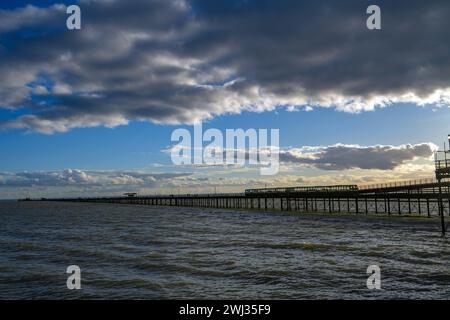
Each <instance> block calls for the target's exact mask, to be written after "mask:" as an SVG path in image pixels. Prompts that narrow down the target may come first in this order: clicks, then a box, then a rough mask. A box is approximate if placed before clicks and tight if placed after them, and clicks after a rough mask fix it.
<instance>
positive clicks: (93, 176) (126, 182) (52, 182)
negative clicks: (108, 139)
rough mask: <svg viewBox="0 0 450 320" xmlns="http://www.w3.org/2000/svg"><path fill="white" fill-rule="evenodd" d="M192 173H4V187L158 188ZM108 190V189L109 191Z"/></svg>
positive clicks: (0, 180)
mask: <svg viewBox="0 0 450 320" xmlns="http://www.w3.org/2000/svg"><path fill="white" fill-rule="evenodd" d="M189 175H190V173H142V172H131V171H84V170H79V169H66V170H62V171H40V172H18V173H8V172H0V188H1V187H9V188H17V187H71V186H76V187H82V188H92V187H104V188H108V187H111V186H114V187H124V186H125V187H155V186H158V185H159V184H162V183H165V182H167V181H170V180H172V179H176V178H179V177H185V176H189ZM105 190H107V189H105Z"/></svg>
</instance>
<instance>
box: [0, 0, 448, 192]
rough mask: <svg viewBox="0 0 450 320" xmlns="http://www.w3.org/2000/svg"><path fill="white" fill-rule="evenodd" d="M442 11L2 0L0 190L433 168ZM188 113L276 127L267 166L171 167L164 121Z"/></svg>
mask: <svg viewBox="0 0 450 320" xmlns="http://www.w3.org/2000/svg"><path fill="white" fill-rule="evenodd" d="M72 4H76V5H78V6H79V7H80V9H81V30H68V29H67V27H66V19H67V18H68V17H69V15H68V14H67V13H66V7H67V6H69V5H72ZM371 4H377V5H378V6H379V7H380V9H381V30H369V29H368V28H367V27H366V20H367V18H368V17H369V14H367V13H366V9H367V7H368V6H369V5H371ZM449 16H450V3H449V2H448V1H446V0H442V1H438V0H432V1H426V2H425V1H416V0H410V1H404V0H398V1H392V0H390V1H376V3H375V2H372V1H357V0H353V1H350V0H342V1H331V0H318V1H285V0H279V1H271V0H259V1H256V0H226V1H225V0H215V1H206V0H203V1H200V0H173V1H167V0H146V1H144V0H131V1H119V0H80V1H75V0H73V1H57V0H55V1H53V0H48V1H22V0H20V1H1V2H0V75H1V77H0V150H1V157H0V199H12V198H20V197H26V196H31V197H67V196H100V195H118V194H122V193H123V192H131V191H133V192H134V191H136V192H139V193H140V194H155V193H159V194H161V193H170V194H172V193H193V192H213V191H217V192H242V191H243V190H244V189H245V188H250V187H264V186H297V185H324V184H326V185H329V184H341V183H352V184H353V183H354V184H371V183H379V182H388V181H398V180H408V179H425V178H432V177H433V160H432V159H433V153H434V152H435V151H436V150H437V149H438V148H441V149H442V148H443V143H444V142H445V140H446V137H447V134H448V133H449V130H448V129H449V128H448V123H449V120H450V109H449V106H450V60H449V57H450V45H449V43H448V39H450V20H449V19H448V17H449ZM199 122H202V123H203V126H204V128H205V129H207V128H215V129H218V130H220V131H221V132H225V130H227V129H237V128H243V129H269V130H270V129H279V132H280V170H279V172H278V174H276V175H274V176H262V175H261V174H260V170H259V168H258V167H255V166H251V165H246V166H243V167H242V166H204V165H202V166H198V165H188V164H186V165H182V166H179V165H175V164H174V163H173V162H172V161H171V157H170V150H172V149H171V148H173V145H174V142H172V141H171V134H172V133H173V132H174V130H176V129H177V128H186V129H188V130H190V131H192V130H193V129H192V125H193V124H194V123H199Z"/></svg>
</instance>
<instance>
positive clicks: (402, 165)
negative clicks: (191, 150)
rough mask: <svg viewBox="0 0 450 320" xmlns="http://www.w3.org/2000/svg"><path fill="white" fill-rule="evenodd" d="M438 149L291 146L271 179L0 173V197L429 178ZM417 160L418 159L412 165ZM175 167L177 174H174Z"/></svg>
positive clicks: (214, 171) (221, 171)
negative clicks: (432, 158) (433, 158)
mask: <svg viewBox="0 0 450 320" xmlns="http://www.w3.org/2000/svg"><path fill="white" fill-rule="evenodd" d="M436 150H437V146H436V145H434V144H433V143H420V144H404V145H398V146H390V145H376V146H359V145H344V144H337V145H331V146H316V147H302V148H291V149H289V150H283V151H282V152H281V153H280V162H281V164H282V166H283V169H282V170H281V172H280V174H279V175H278V176H275V177H257V176H255V175H254V174H252V172H253V171H254V170H257V169H255V168H251V167H250V168H248V167H247V168H245V167H235V168H225V167H224V168H221V167H217V166H207V165H205V166H203V167H196V166H174V165H168V166H163V165H161V166H160V167H161V168H160V169H161V170H164V169H168V171H170V172H172V173H164V172H163V173H151V172H146V171H137V170H126V171H121V170H115V171H98V170H97V171H95V170H82V169H65V170H56V171H36V172H15V173H14V172H0V198H2V197H3V198H5V197H6V198H8V195H10V196H9V197H13V195H14V196H17V195H18V194H22V195H24V194H27V193H28V192H30V190H33V193H34V194H41V195H42V196H52V197H60V196H71V197H73V196H83V195H84V196H104V195H121V194H122V193H123V192H129V191H139V192H140V193H142V194H150V193H154V192H161V193H177V192H183V193H196V192H212V190H215V189H214V188H219V189H220V190H222V191H223V192H224V191H228V192H230V191H231V192H242V191H243V190H244V189H245V188H248V187H262V186H264V185H268V186H278V187H279V186H290V185H312V184H319V185H323V184H342V183H357V184H370V183H379V182H385V181H387V180H389V179H390V180H394V179H416V178H418V179H420V178H430V177H432V173H433V165H432V161H431V157H432V155H433V153H434V151H436ZM417 161H419V163H415V162H417ZM427 163H428V164H427ZM174 169H177V170H178V171H179V172H173V170H174ZM183 170H186V172H182V171H183ZM252 170H253V171H252ZM311 170H313V173H311Z"/></svg>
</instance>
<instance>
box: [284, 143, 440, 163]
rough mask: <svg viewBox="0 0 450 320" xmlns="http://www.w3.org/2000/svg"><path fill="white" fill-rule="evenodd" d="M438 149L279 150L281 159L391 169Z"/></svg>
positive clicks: (431, 146) (338, 147) (337, 147)
mask: <svg viewBox="0 0 450 320" xmlns="http://www.w3.org/2000/svg"><path fill="white" fill-rule="evenodd" d="M436 150H437V146H436V145H434V144H432V143H421V144H414V145H412V144H406V145H400V146H383V145H377V146H355V145H342V144H338V145H334V146H328V147H305V148H301V149H292V150H289V151H283V152H281V153H280V161H281V162H286V163H296V164H306V165H311V166H314V167H316V168H318V169H322V170H345V169H354V168H359V169H379V170H392V169H395V168H396V167H398V166H399V165H402V164H404V163H406V162H407V161H410V160H414V159H416V158H429V157H431V156H432V155H433V153H434V152H435V151H436Z"/></svg>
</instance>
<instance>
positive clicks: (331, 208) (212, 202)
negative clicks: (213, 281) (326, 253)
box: [46, 148, 450, 235]
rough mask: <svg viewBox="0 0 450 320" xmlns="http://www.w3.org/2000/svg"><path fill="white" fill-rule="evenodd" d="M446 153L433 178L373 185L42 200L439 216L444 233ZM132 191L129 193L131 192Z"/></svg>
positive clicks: (449, 174) (449, 193) (449, 207)
mask: <svg viewBox="0 0 450 320" xmlns="http://www.w3.org/2000/svg"><path fill="white" fill-rule="evenodd" d="M448 154H450V151H447V150H446V149H445V148H444V151H439V152H438V153H436V155H435V165H436V169H435V174H436V178H431V179H424V180H413V181H403V182H394V183H384V184H375V185H367V186H362V185H359V186H357V185H333V186H301V187H286V188H261V189H247V190H245V192H244V193H216V192H214V193H210V194H184V195H183V194H178V195H149V196H141V195H139V196H138V195H137V194H136V193H129V194H125V195H124V196H121V197H101V198H67V199H47V200H46V201H68V202H94V203H117V204H138V205H153V206H186V207H208V208H225V209H244V210H252V209H253V210H264V211H267V210H281V211H292V212H305V213H320V212H322V213H325V212H326V213H338V212H342V213H355V214H384V215H386V216H391V215H417V216H426V217H433V216H434V217H439V219H440V223H441V230H442V235H445V233H446V226H445V221H444V220H445V219H444V216H445V215H450V156H449V157H448V156H447V155H448ZM130 195H132V196H130Z"/></svg>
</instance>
